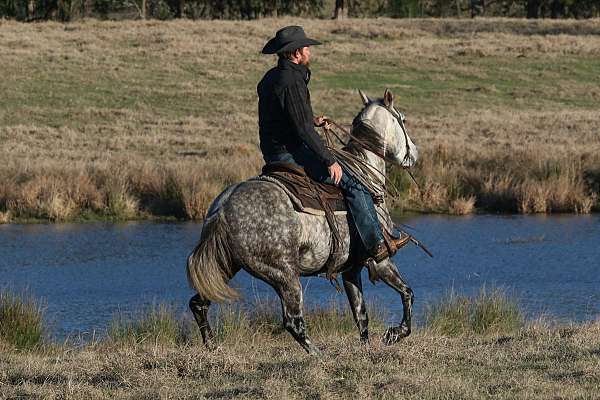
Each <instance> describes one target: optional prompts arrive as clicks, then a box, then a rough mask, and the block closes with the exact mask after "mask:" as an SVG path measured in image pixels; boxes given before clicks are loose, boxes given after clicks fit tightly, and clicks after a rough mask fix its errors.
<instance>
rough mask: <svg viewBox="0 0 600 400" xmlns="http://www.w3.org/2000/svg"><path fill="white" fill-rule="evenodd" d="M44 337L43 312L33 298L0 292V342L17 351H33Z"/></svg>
mask: <svg viewBox="0 0 600 400" xmlns="http://www.w3.org/2000/svg"><path fill="white" fill-rule="evenodd" d="M43 337H44V328H43V312H42V308H41V306H40V305H39V304H38V302H37V301H36V300H35V299H34V298H33V297H31V296H29V295H26V294H22V295H20V296H18V295H15V294H14V293H12V292H10V291H8V290H5V289H1V290H0V341H3V342H5V343H7V344H8V345H10V346H14V347H15V348H17V349H20V350H21V349H32V348H35V347H36V346H38V345H40V344H41V343H42V341H43Z"/></svg>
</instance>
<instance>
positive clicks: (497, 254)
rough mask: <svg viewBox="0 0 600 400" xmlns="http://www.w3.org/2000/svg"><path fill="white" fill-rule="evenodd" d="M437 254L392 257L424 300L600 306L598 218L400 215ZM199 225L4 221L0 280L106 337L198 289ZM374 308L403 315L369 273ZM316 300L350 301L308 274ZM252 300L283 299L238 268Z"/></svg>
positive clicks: (310, 297)
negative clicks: (463, 297)
mask: <svg viewBox="0 0 600 400" xmlns="http://www.w3.org/2000/svg"><path fill="white" fill-rule="evenodd" d="M403 222H405V223H406V224H408V225H410V226H413V227H415V228H416V230H415V231H414V232H413V233H414V234H415V235H416V237H417V238H418V239H419V240H422V241H423V242H424V243H425V244H426V245H427V246H428V248H429V249H430V250H431V251H432V252H433V253H434V255H435V258H434V259H430V258H429V257H427V256H426V255H425V254H424V253H423V252H422V251H420V250H419V249H418V248H416V247H415V246H407V247H406V248H404V249H402V250H401V251H400V252H399V254H398V255H397V256H396V258H395V260H396V262H397V264H398V266H399V268H400V271H401V273H402V274H403V276H404V277H405V278H406V279H407V280H408V282H409V284H410V285H411V287H412V289H413V291H414V292H415V300H416V303H415V318H416V320H417V322H418V321H419V318H420V317H422V310H423V305H424V304H425V303H426V302H430V301H435V300H436V299H438V298H439V297H440V296H442V295H443V294H444V292H445V291H447V290H449V289H450V288H454V290H455V291H457V292H459V293H462V294H467V295H473V294H476V293H477V292H478V291H479V289H480V288H481V287H482V286H484V285H487V286H488V287H490V286H501V287H504V288H506V289H508V292H509V293H513V294H515V295H516V296H517V297H518V298H519V300H520V304H521V305H522V307H523V309H524V310H525V311H526V312H527V313H528V315H529V316H530V317H537V316H539V315H540V314H545V315H549V316H551V317H553V318H557V319H572V320H576V321H581V320H588V319H595V318H596V316H597V315H598V313H599V312H600V294H599V293H598V291H597V289H596V288H597V287H599V286H600V276H599V274H598V270H599V266H600V263H599V262H598V259H599V256H600V250H599V249H598V243H600V227H599V226H600V224H599V222H600V218H599V217H598V216H551V217H547V216H501V217H499V216H472V217H446V216H419V217H413V218H407V219H405V220H403ZM200 229H201V225H200V224H195V223H183V224H155V223H148V222H132V223H120V224H114V223H98V224H96V223H94V224H53V225H0V287H4V286H8V287H10V288H12V289H13V290H17V291H18V290H21V289H23V288H26V289H28V290H29V291H30V292H33V293H34V294H35V295H36V296H38V297H42V298H43V299H44V302H45V304H46V315H47V317H48V319H49V320H50V323H51V325H52V327H53V331H54V332H55V334H56V336H58V337H64V336H65V335H67V334H71V333H78V332H83V333H89V332H92V331H94V330H95V331H97V332H98V333H100V334H102V333H103V332H104V331H105V329H106V327H107V325H108V324H109V322H110V320H111V319H112V318H113V316H114V315H115V314H116V313H122V314H125V315H130V314H134V313H136V312H137V311H139V310H140V309H142V308H144V307H146V306H148V305H151V304H153V303H170V304H173V305H175V306H176V307H177V308H179V309H180V310H181V311H182V312H184V311H185V308H186V306H187V302H188V299H189V297H190V296H191V295H192V294H193V292H192V290H191V289H190V288H189V287H188V284H187V281H186V276H185V261H186V257H187V255H188V253H189V252H190V251H191V250H192V249H193V248H194V246H195V245H196V242H197V240H198V237H199V234H200ZM364 280H365V294H366V297H367V300H368V301H369V303H370V304H371V305H372V307H377V308H384V309H385V310H386V312H387V313H388V314H390V315H391V316H392V317H393V318H398V319H399V318H400V317H401V315H400V313H401V311H402V305H401V302H400V298H399V296H398V295H396V294H395V292H393V291H392V290H391V289H390V288H388V287H387V286H385V285H384V284H383V283H378V284H377V286H373V285H371V284H370V283H369V282H368V280H367V278H366V273H365V275H364ZM303 284H304V288H305V297H304V298H305V301H306V303H307V304H308V305H309V306H310V305H314V304H323V303H328V302H330V301H340V302H345V301H346V299H345V295H344V294H343V293H342V294H337V293H336V292H335V290H334V289H333V287H331V285H330V284H329V283H328V281H326V280H325V279H321V278H307V279H304V280H303ZM232 285H233V286H236V287H238V288H239V289H240V290H241V291H242V293H244V295H245V301H247V302H253V301H257V300H258V301H270V300H273V299H276V296H275V295H274V293H273V291H272V289H270V288H269V287H268V286H267V285H265V284H264V283H262V282H260V281H257V280H255V279H253V278H251V277H250V276H249V275H248V274H246V273H244V272H241V273H239V274H238V275H237V276H236V277H235V279H234V280H233V281H232Z"/></svg>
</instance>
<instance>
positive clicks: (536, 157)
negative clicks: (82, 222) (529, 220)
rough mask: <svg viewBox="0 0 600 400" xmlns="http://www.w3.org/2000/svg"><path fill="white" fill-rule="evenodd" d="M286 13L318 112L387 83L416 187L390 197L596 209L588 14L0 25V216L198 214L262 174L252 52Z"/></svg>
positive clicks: (597, 27)
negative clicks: (311, 39) (309, 67)
mask: <svg viewBox="0 0 600 400" xmlns="http://www.w3.org/2000/svg"><path fill="white" fill-rule="evenodd" d="M295 23H298V24H301V25H304V27H305V29H306V30H307V31H308V32H309V34H310V35H312V36H315V37H318V38H319V39H321V40H323V41H324V43H325V44H324V45H323V46H320V47H318V48H315V51H314V63H313V72H314V74H313V81H312V82H311V90H312V98H313V107H314V109H315V111H316V112H317V113H321V114H325V115H328V116H331V117H334V118H335V119H336V120H338V121H340V122H349V121H351V118H352V117H353V116H354V114H355V113H356V112H357V111H358V110H359V105H360V103H359V100H358V96H357V95H356V93H355V91H354V90H355V89H356V87H357V86H360V87H361V88H362V89H364V90H366V91H367V93H369V94H370V95H372V96H378V95H381V94H382V93H383V90H384V89H385V88H386V87H389V88H391V89H392V90H393V91H394V92H395V93H396V95H397V99H398V100H397V102H398V106H399V107H400V108H401V109H402V110H403V111H404V112H405V113H406V115H407V117H408V128H409V131H410V133H411V135H412V137H413V138H414V140H415V141H416V143H417V144H418V145H419V146H420V149H421V161H420V163H419V164H418V165H417V167H416V170H415V172H416V175H417V179H418V180H419V182H420V184H421V186H422V189H423V193H420V192H419V191H418V190H417V189H416V188H415V187H414V186H411V185H410V184H409V181H408V180H407V179H406V177H404V176H403V175H402V172H401V171H393V172H392V177H393V179H394V180H395V181H396V182H397V183H399V186H400V187H401V188H402V189H403V196H402V198H401V200H400V201H398V202H397V203H396V206H397V207H399V208H403V209H415V210H421V211H434V212H448V213H455V214H463V213H470V212H473V211H474V208H475V209H479V210H486V211H504V212H523V213H539V212H541V213H549V212H579V213H586V212H590V211H592V210H594V209H597V208H598V197H597V196H598V187H599V186H600V173H598V168H597V165H598V164H599V161H600V159H599V158H600V156H599V155H598V154H600V152H599V150H600V137H599V136H598V134H597V133H598V128H599V122H598V121H600V112H599V111H598V107H597V104H598V100H599V99H600V86H598V84H597V71H598V69H599V68H600V64H599V61H598V60H599V59H600V58H599V57H598V56H599V55H600V50H599V49H600V36H599V35H598V34H597V33H598V32H600V21H598V20H588V21H524V20H510V19H478V20H475V21H471V20H391V19H376V20H375V19H372V20H369V19H365V20H345V21H328V20H318V21H317V20H314V21H313V20H301V19H292V18H286V19H265V20H259V21H244V22H239V21H171V22H158V21H146V22H144V21H126V22H98V21H93V20H88V21H83V22H80V23H73V24H68V25H62V24H58V23H43V24H35V25H25V24H18V23H15V22H7V21H1V22H0V26H1V28H2V34H1V37H2V40H0V51H1V52H2V54H3V56H2V58H1V59H0V69H1V70H2V71H3V76H4V77H5V79H3V80H2V81H1V82H0V90H1V91H2V93H3V95H2V98H0V157H2V159H3V163H2V165H1V166H0V213H2V214H0V221H6V220H8V219H10V220H22V219H26V218H38V219H47V220H55V221H62V220H73V219H82V218H83V219H86V218H97V217H101V218H116V219H129V218H144V217H148V216H156V215H158V216H172V217H173V216H174V217H177V218H191V219H201V218H202V216H203V215H204V212H205V210H206V207H207V205H208V204H209V202H210V200H211V199H212V198H213V197H214V196H215V195H216V194H217V193H218V192H220V190H221V189H222V188H223V187H224V186H226V185H228V184H230V183H232V182H235V181H238V180H242V179H245V178H247V177H249V176H252V175H254V174H256V173H257V172H258V171H259V168H260V166H261V163H262V161H261V158H260V153H259V150H258V146H257V143H258V134H257V123H256V118H257V117H256V94H255V87H256V83H257V82H258V80H259V79H260V77H261V75H262V74H263V73H264V71H266V70H267V69H268V68H269V67H270V66H271V65H273V62H274V59H273V58H272V57H268V56H262V55H260V54H259V53H258V51H259V50H260V48H261V47H262V45H263V44H264V42H265V41H266V40H267V39H268V38H269V37H270V36H271V35H272V34H273V32H274V31H275V30H276V29H277V28H278V27H281V26H283V25H286V24H295ZM8 212H10V215H9V214H7V213H8Z"/></svg>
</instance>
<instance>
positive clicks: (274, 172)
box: [261, 162, 347, 215]
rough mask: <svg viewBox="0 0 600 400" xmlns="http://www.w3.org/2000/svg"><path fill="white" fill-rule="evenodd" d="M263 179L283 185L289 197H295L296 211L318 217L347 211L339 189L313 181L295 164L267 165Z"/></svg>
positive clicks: (263, 170) (263, 172)
mask: <svg viewBox="0 0 600 400" xmlns="http://www.w3.org/2000/svg"><path fill="white" fill-rule="evenodd" d="M261 177H271V178H274V179H276V180H277V181H278V182H280V183H282V184H283V185H284V186H285V189H286V191H287V192H288V195H292V196H294V197H295V199H292V203H294V208H295V209H296V211H299V212H306V213H308V214H317V215H323V213H326V212H328V211H332V212H334V213H335V214H342V213H344V212H345V211H347V209H346V202H345V201H344V194H343V193H342V190H341V189H340V188H339V187H337V186H334V185H328V184H326V183H319V182H315V181H313V180H312V179H310V178H309V177H308V175H306V172H305V171H304V168H302V167H300V166H297V165H295V164H291V163H286V162H276V163H271V164H267V165H265V166H264V167H263V168H262V173H261ZM315 211H316V212H315Z"/></svg>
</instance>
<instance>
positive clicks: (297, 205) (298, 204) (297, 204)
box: [248, 175, 347, 217]
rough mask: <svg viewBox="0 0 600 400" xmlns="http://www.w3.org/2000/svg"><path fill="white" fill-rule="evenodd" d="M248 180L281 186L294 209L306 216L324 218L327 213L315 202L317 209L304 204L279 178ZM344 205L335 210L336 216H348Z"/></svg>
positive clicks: (261, 176)
mask: <svg viewBox="0 0 600 400" xmlns="http://www.w3.org/2000/svg"><path fill="white" fill-rule="evenodd" d="M248 180H249V181H263V182H271V183H273V184H275V185H277V186H279V187H280V188H281V189H282V190H283V191H284V192H285V193H286V194H287V195H288V197H289V198H290V200H291V201H292V204H293V205H294V209H295V210H296V211H298V212H302V213H306V214H311V215H318V216H320V217H324V216H325V211H324V210H323V209H321V207H320V206H319V204H318V202H317V201H315V202H316V203H317V204H316V207H315V205H314V204H310V205H306V204H304V203H303V202H302V201H301V200H300V198H299V196H296V195H295V194H294V193H293V192H292V191H291V190H290V189H289V188H288V187H287V186H286V185H285V184H284V183H282V182H281V181H280V180H278V179H277V178H274V177H272V176H269V175H259V176H255V177H253V178H250V179H248ZM305 203H306V202H305ZM342 205H343V209H340V210H338V208H339V207H335V208H333V210H334V212H333V213H334V214H335V215H346V214H347V210H346V207H345V204H344V202H342Z"/></svg>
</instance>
